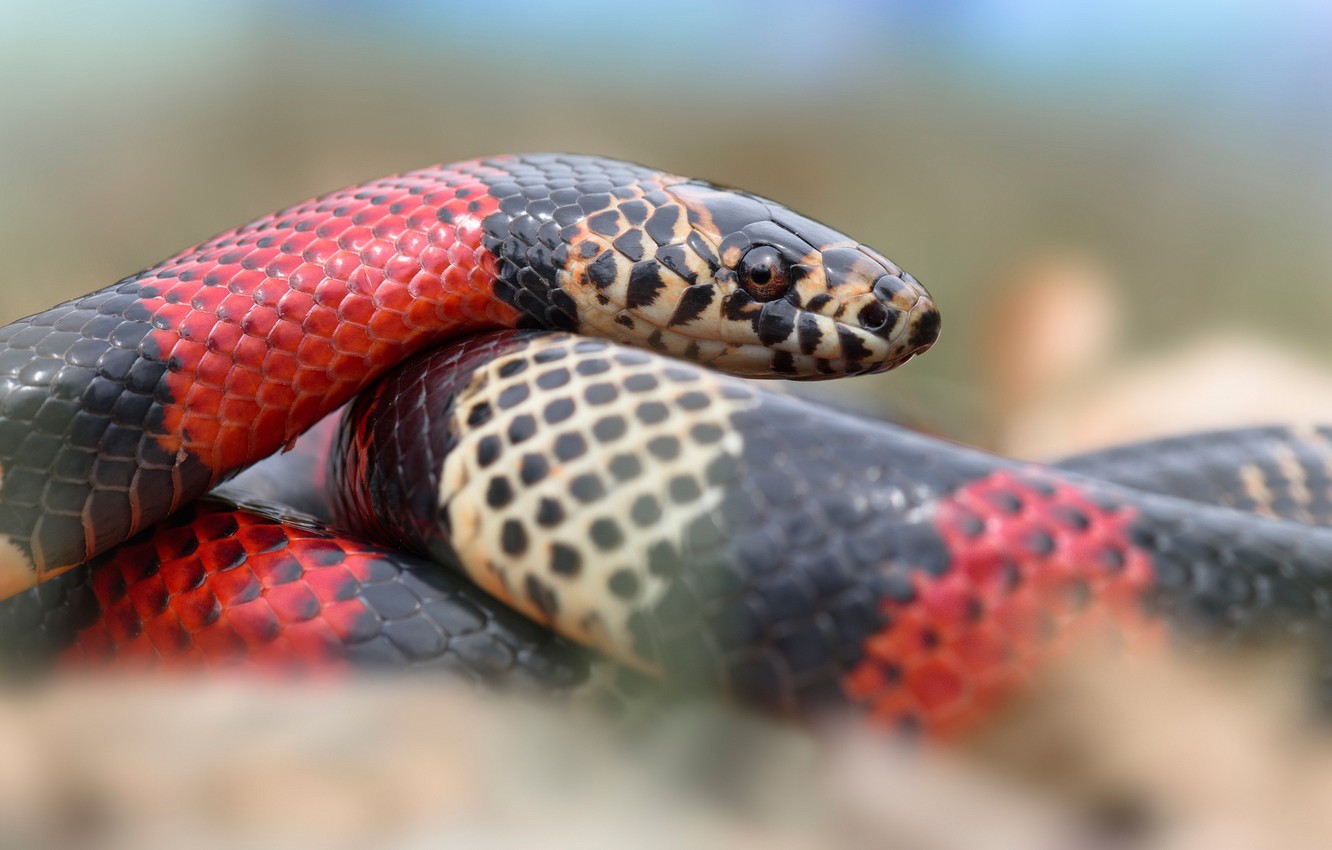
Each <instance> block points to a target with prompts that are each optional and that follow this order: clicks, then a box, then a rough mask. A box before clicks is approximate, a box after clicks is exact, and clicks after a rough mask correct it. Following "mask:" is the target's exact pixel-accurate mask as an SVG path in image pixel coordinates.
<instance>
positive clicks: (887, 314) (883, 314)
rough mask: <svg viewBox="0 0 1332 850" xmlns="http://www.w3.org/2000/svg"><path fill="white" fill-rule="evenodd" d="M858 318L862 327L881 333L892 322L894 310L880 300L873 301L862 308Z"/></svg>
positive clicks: (871, 331)
mask: <svg viewBox="0 0 1332 850" xmlns="http://www.w3.org/2000/svg"><path fill="white" fill-rule="evenodd" d="M857 318H858V319H859V320H860V326H861V327H862V328H864V329H865V330H867V331H869V332H870V333H879V332H881V331H883V329H884V328H886V327H888V326H889V324H890V323H891V322H892V311H890V310H889V309H888V308H887V307H885V306H883V305H882V304H880V303H879V302H878V301H871V302H870V303H868V304H866V305H865V306H864V307H861V308H860V315H859V316H857Z"/></svg>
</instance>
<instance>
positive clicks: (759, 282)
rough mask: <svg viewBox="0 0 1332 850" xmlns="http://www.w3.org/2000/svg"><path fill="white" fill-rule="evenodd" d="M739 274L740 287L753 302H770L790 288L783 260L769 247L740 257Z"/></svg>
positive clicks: (756, 249)
mask: <svg viewBox="0 0 1332 850" xmlns="http://www.w3.org/2000/svg"><path fill="white" fill-rule="evenodd" d="M739 272H740V285H741V286H742V287H744V290H745V292H747V293H749V295H750V297H751V298H753V299H754V300H755V301H772V300H774V299H777V298H780V297H782V296H783V295H785V294H786V291H787V290H788V289H790V288H791V282H790V279H789V277H788V276H787V273H786V261H785V259H783V257H782V255H781V253H780V252H779V251H778V250H777V249H776V248H773V247H771V246H769V245H761V246H759V247H757V248H754V249H751V250H750V251H749V252H748V253H747V254H745V255H744V256H743V257H741V258H740V268H739Z"/></svg>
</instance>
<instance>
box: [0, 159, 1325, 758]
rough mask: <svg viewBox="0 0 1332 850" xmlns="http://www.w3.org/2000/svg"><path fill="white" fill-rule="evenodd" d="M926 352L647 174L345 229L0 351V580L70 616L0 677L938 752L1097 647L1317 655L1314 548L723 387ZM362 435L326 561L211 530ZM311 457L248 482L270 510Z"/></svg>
mask: <svg viewBox="0 0 1332 850" xmlns="http://www.w3.org/2000/svg"><path fill="white" fill-rule="evenodd" d="M938 330H939V318H938V313H937V311H936V309H935V307H934V305H933V302H932V301H931V299H930V297H929V295H928V294H927V293H926V292H925V291H924V289H923V288H922V287H921V286H920V285H919V284H918V283H917V282H916V281H915V280H914V279H913V278H911V276H910V275H907V274H906V273H904V272H903V271H902V270H901V269H900V268H899V267H898V266H896V265H895V264H893V263H892V262H891V261H889V260H887V259H886V258H885V257H883V256H882V255H881V254H879V253H877V252H875V251H874V250H872V249H870V248H867V247H866V246H863V245H861V244H859V243H857V242H856V241H855V240H853V239H850V238H848V237H846V236H843V235H842V234H839V233H837V232H835V231H833V230H831V229H829V228H827V227H825V226H823V225H821V224H818V223H816V222H814V221H812V220H810V219H807V218H805V217H803V216H800V215H798V214H796V213H793V212H791V211H790V210H787V209H785V208H784V207H781V206H780V205H777V204H775V203H773V202H771V201H767V200H765V199H762V198H758V197H757V196H754V195H750V194H748V193H744V192H740V191H735V190H730V189H724V188H721V187H718V186H715V185H712V184H708V183H703V182H700V181H696V180H687V179H684V178H679V177H675V176H671V175H667V174H663V173H661V172H657V171H653V170H651V169H646V168H643V167H641V166H636V165H630V164H626V163H620V162H615V161H611V160H605V159H600V158H595V157H581V156H569V155H531V156H517V157H497V158H492V159H486V160H478V161H473V162H467V163H461V164H457V165H452V166H443V167H438V168H433V169H426V170H423V171H419V172H411V173H409V174H404V175H399V176H396V177H391V178H386V179H384V180H380V181H373V182H371V183H367V184H363V185H361V186H357V187H353V188H351V189H347V190H344V191H342V192H338V193H334V194H332V195H328V196H325V197H323V198H319V199H316V200H314V201H310V202H308V203H306V204H303V205H300V206H297V207H293V208H291V209H289V210H285V211H282V212H280V213H277V214H274V215H273V216H269V217H266V218H263V219H260V220H258V221H256V222H254V223H252V224H250V225H246V226H245V227H242V228H239V229H237V230H235V231H231V232H228V233H226V234H223V235H221V236H219V237H216V238H215V239H213V240H210V241H209V242H206V243H203V244H202V245H200V246H198V247H196V248H192V249H190V250H188V251H186V252H184V253H182V254H180V255H178V256H177V257H175V258H172V259H170V260H167V261H165V262H164V263H162V264H159V265H157V266H154V267H153V268H151V269H148V270H147V271H145V272H141V273H139V274H137V275H133V276H131V277H129V278H126V279H125V280H123V281H121V282H119V283H117V284H115V285H113V286H111V287H109V288H107V289H105V290H101V291H99V292H97V293H93V294H92V295H89V296H85V297H84V298H81V299H76V300H75V301H71V302H68V303H66V304H63V305H60V306H58V307H55V308H53V309H52V310H50V311H47V312H45V313H42V314H38V315H37V316H34V317H30V318H28V319H25V320H21V321H19V322H16V323H14V324H12V325H9V326H7V327H5V328H3V329H0V381H3V383H0V468H3V478H2V479H0V508H2V509H3V510H2V512H0V533H3V535H4V537H5V541H6V545H5V546H4V547H3V548H4V551H5V554H6V555H7V558H6V560H4V561H3V563H0V577H3V578H4V583H5V585H6V587H7V588H8V589H9V591H10V592H11V593H15V592H18V591H23V588H25V587H26V586H28V585H30V584H33V583H34V582H36V581H38V580H44V579H52V578H54V580H52V581H49V582H47V583H45V584H41V585H39V586H37V587H35V588H32V589H30V590H26V591H23V592H22V593H19V594H18V595H17V596H16V598H14V599H12V600H9V601H8V602H6V603H4V605H3V607H0V635H3V636H4V637H5V639H6V643H7V649H8V651H7V655H8V657H9V659H10V660H14V659H17V660H18V661H19V662H27V663H37V662H41V661H44V660H46V659H48V658H49V657H50V656H52V655H55V654H59V655H60V657H61V658H62V659H64V660H65V661H66V662H67V663H77V662H80V661H82V662H84V663H97V664H101V663H106V662H107V661H110V660H115V661H120V662H139V663H145V664H149V665H161V664H167V665H183V666H187V667H192V666H198V665H201V664H205V665H237V664H239V665H251V666H254V665H258V666H275V665H276V666H279V667H284V668H292V669H308V668H311V667H323V666H327V665H343V666H345V665H348V664H350V665H355V666H361V665H368V666H376V667H385V666H388V667H394V668H404V667H406V668H412V669H421V668H429V669H448V670H450V671H453V672H455V673H459V672H461V673H466V674H467V675H470V676H473V677H479V678H483V679H486V680H490V681H499V680H506V681H507V680H519V679H521V680H524V681H535V682H538V683H540V684H541V685H542V686H543V687H546V688H550V689H555V690H559V689H564V690H572V689H577V688H578V687H580V686H581V685H582V684H583V683H585V682H587V681H588V680H589V678H590V677H591V675H592V674H591V670H592V667H593V666H594V664H595V663H596V662H594V661H592V660H591V658H592V657H593V656H590V655H589V654H588V653H586V652H583V651H581V650H579V649H577V648H576V647H575V646H574V643H577V644H583V645H585V646H589V647H592V648H593V649H595V650H597V652H598V654H600V655H606V656H610V657H612V658H614V659H617V660H619V661H621V662H623V663H624V664H626V665H628V666H630V667H635V668H638V669H640V670H643V671H647V672H649V673H651V674H653V675H657V676H662V677H665V678H666V679H667V680H669V681H672V682H676V683H680V684H682V685H685V686H688V687H699V688H704V689H708V690H721V691H724V692H726V693H728V694H730V695H732V696H734V697H735V698H737V699H740V700H742V701H745V702H748V703H752V704H756V705H760V706H764V707H766V708H769V709H772V710H776V711H780V712H787V713H794V714H799V715H809V714H812V713H817V712H820V711H824V710H828V709H833V710H840V709H846V708H851V709H853V710H856V711H859V712H863V713H864V714H866V715H867V716H869V717H870V718H872V719H874V720H875V721H877V722H880V723H883V724H886V725H890V726H893V727H897V728H923V729H925V730H927V731H929V732H932V733H938V734H947V733H950V732H953V731H956V730H962V729H967V728H971V727H972V726H973V725H974V724H975V723H976V722H978V721H980V720H983V719H984V718H985V717H986V716H987V714H988V713H989V712H991V711H992V710H993V709H994V708H995V706H997V705H998V704H1000V703H1002V701H1003V700H1005V699H1007V698H1008V697H1009V696H1011V695H1012V694H1013V693H1014V692H1016V691H1017V690H1019V689H1020V688H1021V686H1022V685H1023V683H1025V682H1026V681H1028V680H1029V679H1030V677H1031V676H1032V675H1033V674H1034V673H1036V672H1038V671H1039V669H1040V667H1041V665H1042V664H1044V663H1046V662H1047V661H1048V660H1049V659H1050V658H1052V657H1055V656H1057V655H1058V653H1060V652H1062V651H1064V649H1065V648H1066V647H1068V646H1070V645H1072V644H1074V643H1076V642H1077V641H1078V640H1080V639H1082V638H1084V637H1086V636H1088V635H1096V636H1105V635H1111V636H1113V637H1114V638H1115V639H1116V640H1118V641H1121V642H1124V643H1127V644H1130V645H1143V644H1147V645H1156V644H1160V643H1162V642H1164V641H1170V640H1175V641H1179V640H1185V641H1189V642H1196V641H1199V640H1203V641H1208V642H1212V641H1221V642H1234V641H1236V640H1245V639H1248V638H1250V637H1265V636H1269V635H1274V634H1275V635H1279V636H1284V635H1305V636H1307V635H1308V634H1313V633H1320V634H1321V632H1322V631H1323V630H1324V628H1325V625H1326V624H1327V623H1329V622H1332V600H1329V598H1328V587H1329V581H1330V580H1332V575H1329V570H1330V569H1332V531H1328V530H1325V529H1323V528H1321V527H1311V526H1318V525H1319V523H1318V522H1316V521H1314V520H1313V518H1312V517H1310V518H1305V521H1304V522H1291V521H1287V520H1288V519H1294V520H1299V519H1302V518H1301V517H1297V516H1292V515H1291V511H1284V512H1283V511H1281V510H1277V509H1271V506H1269V509H1268V510H1266V511H1264V510H1260V509H1258V507H1256V506H1255V505H1252V504H1243V505H1235V506H1237V507H1241V508H1246V509H1248V512H1243V513H1242V512H1239V511H1236V510H1231V509H1228V507H1226V506H1227V505H1234V504H1235V503H1234V500H1233V499H1229V498H1228V497H1227V495H1226V494H1227V493H1230V492H1232V491H1233V489H1234V488H1233V487H1228V486H1222V485H1219V484H1218V485H1217V487H1216V488H1215V491H1214V492H1210V493H1209V492H1204V488H1201V487H1198V486H1194V487H1193V488H1192V490H1193V491H1192V492H1190V491H1189V490H1190V488H1188V487H1184V486H1182V485H1180V486H1176V487H1174V489H1173V490H1172V486H1174V484H1176V483H1177V482H1167V483H1165V484H1162V485H1161V486H1159V487H1157V488H1155V489H1157V490H1160V491H1163V492H1156V493H1153V492H1150V490H1152V489H1153V488H1152V487H1151V486H1150V482H1147V481H1143V480H1136V479H1135V478H1134V476H1133V475H1130V474H1127V473H1126V474H1125V475H1124V476H1123V477H1122V480H1121V481H1120V483H1115V482H1114V480H1113V479H1114V478H1115V476H1114V475H1113V474H1103V473H1104V472H1105V470H1106V469H1107V468H1114V467H1119V466H1127V467H1131V466H1132V464H1126V463H1123V458H1124V457H1126V456H1124V455H1121V456H1120V460H1119V461H1114V460H1106V459H1105V458H1104V457H1095V456H1094V457H1089V458H1081V459H1069V460H1068V461H1067V462H1066V463H1065V464H1064V465H1063V466H1062V467H1061V466H1049V467H1043V466H1036V465H1032V464H1025V463H1018V462H1014V461H1009V460H1005V459H1002V458H997V457H993V456H989V455H986V454H983V453H981V452H978V451H975V450H972V449H967V448H964V447H960V446H956V445H953V444H949V443H945V442H942V441H939V440H935V439H933V438H930V437H926V436H923V435H920V434H916V433H913V432H910V431H906V430H904V429H901V428H897V427H895V426H892V425H889V424H886V423H882V422H874V421H870V420H865V419H861V418H858V417H854V416H848V415H845V414H841V413H838V412H835V411H831V410H828V409H826V408H823V407H819V406H816V405H813V404H811V403H808V402H804V401H800V400H797V399H794V398H790V397H788V396H785V395H782V394H780V393H775V392H772V391H769V390H767V389H765V388H762V387H761V386H759V385H757V384H755V383H753V382H747V381H745V380H742V378H743V377H763V376H781V377H797V378H820V377H835V376H845V375H853V374H863V373H869V372H878V371H883V370H886V369H890V368H893V367H894V366H897V365H899V364H901V363H902V362H905V361H906V360H907V359H909V358H910V357H912V356H914V355H915V354H918V353H920V352H922V351H924V350H926V349H927V348H929V347H930V346H931V345H932V344H933V343H934V341H935V339H936V337H937V334H938ZM446 341H447V342H446ZM441 342H445V343H446V344H444V345H439V343H441ZM431 346H435V347H431ZM418 352H420V353H418ZM413 355H415V356H413ZM404 361H405V362H404ZM690 361H692V362H690ZM397 364H401V365H400V366H398V365H397ZM395 366H397V368H393V367H395ZM703 366H706V367H710V368H701V367H703ZM390 370H392V371H390ZM722 372H729V373H731V374H730V375H725V374H722ZM737 376H738V377H737ZM363 390H365V391H364V392H362V391H363ZM357 393H360V394H359V395H357ZM353 396H355V399H354V400H353V401H352V404H351V405H350V406H349V407H348V408H347V410H346V412H345V414H344V415H343V416H342V424H341V430H340V431H339V432H336V434H335V429H334V427H333V426H334V425H336V424H337V423H336V420H334V419H327V420H325V423H326V426H325V427H322V428H320V429H319V430H318V431H317V432H315V436H310V437H307V438H306V439H305V443H306V444H310V443H317V444H318V445H317V446H316V447H315V449H313V450H311V451H309V452H306V453H305V454H306V455H307V456H311V455H313V456H317V455H318V454H319V453H320V452H322V451H323V449H324V448H325V446H326V445H327V444H328V443H330V442H331V441H336V449H335V450H333V451H332V453H331V456H330V457H331V465H330V466H329V468H328V471H327V473H326V474H325V473H324V472H322V471H320V472H319V474H318V476H317V477H319V478H325V479H326V480H325V481H324V482H323V484H324V488H325V490H326V495H325V498H324V500H323V501H322V502H320V501H319V500H316V501H315V504H322V505H326V506H327V516H326V517H324V519H326V520H328V523H327V524H321V523H320V522H316V521H313V520H308V519H302V518H300V517H296V516H292V515H283V514H282V513H281V512H280V511H274V510H272V509H268V508H264V507H263V506H257V505H243V504H242V505H236V504H233V503H230V502H226V501H223V500H220V499H218V498H217V497H216V496H214V497H210V499H209V500H205V501H202V502H196V501H194V500H195V499H197V498H198V497H199V496H202V495H203V494H204V493H205V492H206V491H207V490H209V489H210V488H212V487H214V486H215V485H217V484H219V483H220V482H222V481H224V480H225V479H226V478H227V477H228V476H229V475H230V474H232V473H233V472H234V471H235V470H237V469H240V468H242V467H244V466H246V465H247V464H250V463H253V462H255V461H258V460H260V459H261V458H264V457H265V456H268V455H271V454H272V453H273V452H274V451H276V450H277V449H279V448H281V447H283V446H285V445H289V444H290V443H291V442H292V440H293V439H295V438H296V437H297V435H298V434H300V433H301V432H302V431H304V430H306V429H308V428H310V427H311V426H312V425H314V424H315V423H316V422H318V421H320V420H321V419H323V418H324V417H326V416H327V415H328V414H330V413H331V412H334V411H336V410H338V409H339V408H340V407H341V406H342V405H343V404H344V403H345V402H347V401H348V400H349V399H352V398H353ZM1245 444H1246V445H1247V443H1245ZM301 445H302V443H301V442H298V443H297V451H295V452H292V453H291V454H290V455H286V456H282V457H279V458H278V459H276V460H275V461H269V462H267V463H268V464H274V463H276V464H277V466H275V467H274V469H276V470H277V478H278V479H281V478H282V477H283V476H286V477H288V478H290V477H292V475H291V470H292V469H295V468H297V466H296V465H294V464H295V461H296V459H298V458H300V457H301V456H302V451H301ZM1190 445H1194V444H1181V445H1177V446H1175V447H1174V450H1175V451H1176V453H1178V452H1179V451H1181V450H1184V449H1187V448H1188V447H1189V446H1190ZM1181 446H1183V449H1182V448H1181ZM1124 451H1126V452H1128V451H1132V449H1125V450H1124ZM1137 451H1139V452H1140V454H1141V456H1143V457H1152V456H1153V452H1159V451H1160V449H1159V448H1153V447H1138V449H1137ZM283 462H285V464H286V465H285V466H283V465H282V464H283ZM1301 463H1302V464H1303V466H1302V467H1301V468H1304V467H1309V468H1312V460H1311V459H1310V458H1304V459H1303V460H1301ZM1218 465H1220V466H1224V465H1225V464H1224V463H1223V462H1218ZM1233 466H1235V465H1234V464H1231V467H1233ZM263 468H264V465H263V464H261V466H260V467H259V468H258V469H257V470H256V471H258V470H261V469H263ZM309 468H310V467H309V465H308V464H307V467H306V469H307V471H308V470H309ZM1218 474H1219V473H1218ZM1142 477H1144V476H1139V478H1142ZM1145 477H1146V478H1150V475H1147V476H1145ZM241 480H242V481H244V480H246V479H245V478H242V479H241ZM1216 480H1219V479H1216ZM228 486H229V487H230V488H231V489H228V490H226V491H225V492H226V493H227V494H228V495H230V496H233V497H234V496H236V495H237V493H238V492H240V491H239V490H238V489H237V488H236V486H235V485H234V484H233V485H228ZM1318 486H1321V485H1318V484H1317V483H1315V484H1314V489H1317V487H1318ZM1172 494H1173V495H1172ZM1180 495H1183V496H1189V497H1191V498H1190V499H1183V498H1179V496H1180ZM1208 502H1211V503H1213V504H1207V503H1208ZM1306 503H1307V505H1306V506H1312V504H1313V499H1312V498H1309V499H1306ZM1278 507H1280V506H1278ZM1309 509H1310V510H1312V507H1309ZM1262 513H1267V514H1268V515H1267V516H1262V515H1260V514H1262ZM168 515H170V518H167V517H168ZM1283 517H1284V518H1283ZM159 521H161V522H159ZM154 523H157V524H154ZM131 538H132V539H131ZM127 539H129V542H128V543H124V542H123V541H125V540H127ZM117 544H121V545H119V546H118V545H117ZM90 558H91V563H90V564H89V565H88V566H87V567H80V568H79V569H72V568H73V567H74V565H76V564H80V563H81V562H83V561H87V560H89V559H90ZM439 562H442V563H443V564H445V565H447V566H449V567H453V568H454V569H452V570H450V569H445V568H443V567H440V566H439V565H438V563H439ZM464 574H465V576H466V578H464V577H463V575H464ZM497 600H498V601H497ZM500 603H503V604H500ZM538 624H540V625H538ZM541 625H544V626H549V627H551V629H553V631H554V632H557V633H558V634H559V635H560V636H559V637H556V636H555V635H554V634H553V633H552V632H551V631H548V630H546V629H543V628H541V627H540V626H541Z"/></svg>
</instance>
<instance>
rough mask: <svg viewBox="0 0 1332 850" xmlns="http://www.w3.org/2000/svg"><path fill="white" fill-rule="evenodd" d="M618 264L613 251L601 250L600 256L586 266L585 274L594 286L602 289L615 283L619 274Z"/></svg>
mask: <svg viewBox="0 0 1332 850" xmlns="http://www.w3.org/2000/svg"><path fill="white" fill-rule="evenodd" d="M619 271H620V269H619V264H618V263H617V262H616V260H615V252H614V251H610V250H607V251H603V252H602V254H601V256H600V257H597V259H596V260H595V261H594V262H593V263H592V264H591V265H589V266H588V267H587V276H588V278H589V279H590V280H591V281H592V283H593V285H594V286H597V287H599V288H601V289H604V288H606V287H608V286H610V285H611V284H613V283H615V280H616V278H617V277H618V276H619Z"/></svg>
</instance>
